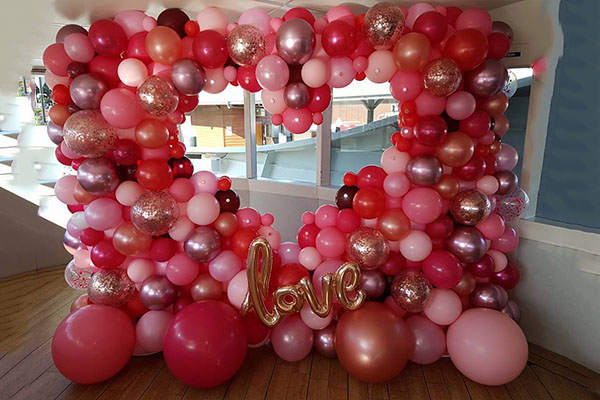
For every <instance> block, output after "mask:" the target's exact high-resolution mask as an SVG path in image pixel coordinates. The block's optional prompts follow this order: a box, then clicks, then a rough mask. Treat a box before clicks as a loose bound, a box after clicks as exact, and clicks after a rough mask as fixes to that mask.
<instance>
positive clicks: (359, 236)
mask: <svg viewBox="0 0 600 400" xmlns="http://www.w3.org/2000/svg"><path fill="white" fill-rule="evenodd" d="M389 254H390V248H389V246H388V242H387V240H386V239H385V236H383V234H382V233H381V232H379V231H378V230H377V229H373V228H358V229H357V230H355V231H354V232H352V234H351V235H350V236H349V237H348V241H347V244H346V255H347V256H348V260H349V261H353V262H355V263H357V264H358V265H359V267H360V268H361V269H375V268H379V267H381V266H382V265H383V264H385V262H386V260H387V258H388V256H389Z"/></svg>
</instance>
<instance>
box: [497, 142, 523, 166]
mask: <svg viewBox="0 0 600 400" xmlns="http://www.w3.org/2000/svg"><path fill="white" fill-rule="evenodd" d="M496 162H497V163H498V165H497V167H496V171H511V170H512V169H513V168H514V167H516V166H517V163H518V162H519V153H518V152H517V150H516V149H515V148H514V147H512V146H511V145H510V144H508V143H502V144H501V145H500V151H499V152H498V153H497V154H496Z"/></svg>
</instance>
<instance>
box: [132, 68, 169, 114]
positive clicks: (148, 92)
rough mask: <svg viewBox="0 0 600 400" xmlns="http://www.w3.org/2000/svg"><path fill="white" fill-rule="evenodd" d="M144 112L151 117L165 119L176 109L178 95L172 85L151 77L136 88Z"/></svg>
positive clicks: (159, 78)
mask: <svg viewBox="0 0 600 400" xmlns="http://www.w3.org/2000/svg"><path fill="white" fill-rule="evenodd" d="M137 96H138V99H139V100H140V103H141V105H142V107H143V108H144V110H146V112H147V113H148V114H150V115H151V116H153V117H166V116H167V115H169V114H170V113H172V112H173V111H175V110H176V109H177V105H178V104H179V95H178V94H177V91H176V90H175V88H174V87H173V85H172V84H171V83H170V82H169V81H167V80H166V79H163V78H161V77H160V76H151V77H150V78H148V79H146V80H145V81H144V83H142V84H141V85H140V86H139V87H138V88H137Z"/></svg>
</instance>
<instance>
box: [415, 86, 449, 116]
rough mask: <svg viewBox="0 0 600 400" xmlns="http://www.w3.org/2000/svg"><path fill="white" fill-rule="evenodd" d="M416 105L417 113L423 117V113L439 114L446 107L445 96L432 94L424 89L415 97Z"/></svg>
mask: <svg viewBox="0 0 600 400" xmlns="http://www.w3.org/2000/svg"><path fill="white" fill-rule="evenodd" d="M415 104H416V105H417V115H418V116H419V117H424V116H425V115H439V114H441V113H442V112H444V109H445V108H446V98H445V97H438V96H434V95H432V94H431V93H429V92H428V91H426V90H424V91H422V92H421V94H419V95H418V96H417V98H416V99H415Z"/></svg>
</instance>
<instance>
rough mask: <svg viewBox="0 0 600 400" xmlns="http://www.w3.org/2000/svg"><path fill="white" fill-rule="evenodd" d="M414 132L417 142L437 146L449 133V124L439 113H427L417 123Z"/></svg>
mask: <svg viewBox="0 0 600 400" xmlns="http://www.w3.org/2000/svg"><path fill="white" fill-rule="evenodd" d="M413 132H414V134H415V138H416V139H417V142H419V143H421V144H422V145H424V146H437V145H438V144H440V143H442V141H443V140H444V138H445V137H446V135H447V134H448V125H447V124H446V121H444V119H443V118H442V117H440V116H438V115H426V116H424V117H421V118H420V119H419V121H418V122H417V123H416V124H415V127H414V130H413Z"/></svg>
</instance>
